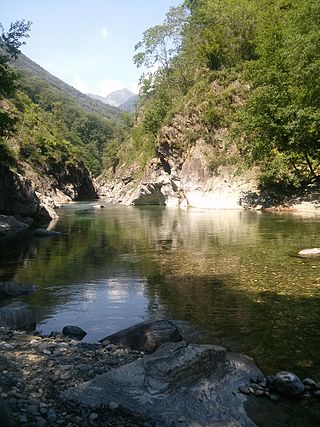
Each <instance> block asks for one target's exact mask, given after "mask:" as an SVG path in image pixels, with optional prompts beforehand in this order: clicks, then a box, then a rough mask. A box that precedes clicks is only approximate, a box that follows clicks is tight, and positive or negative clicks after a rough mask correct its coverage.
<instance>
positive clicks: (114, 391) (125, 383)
mask: <svg viewBox="0 0 320 427" xmlns="http://www.w3.org/2000/svg"><path fill="white" fill-rule="evenodd" d="M260 375H262V374H261V372H260V370H259V369H258V368H257V367H256V365H255V364H254V362H253V361H252V359H250V358H248V357H246V356H243V355H240V354H233V353H227V352H226V350H225V348H224V347H220V346H214V345H197V344H186V343H185V342H183V341H182V342H178V343H166V344H163V345H161V346H160V347H159V348H158V349H157V350H156V351H155V352H154V353H153V354H152V355H148V356H145V357H143V358H141V359H138V360H136V361H134V362H132V363H129V364H127V365H124V366H121V367H119V368H116V369H113V370H111V371H110V372H107V373H105V374H102V375H99V376H97V377H95V378H94V379H93V380H91V381H88V382H86V383H83V384H81V385H80V386H77V387H73V388H70V389H68V390H66V391H65V392H64V393H63V394H62V398H63V399H67V400H75V401H78V402H80V403H82V404H85V405H88V406H90V407H92V408H99V407H100V406H101V405H106V406H108V405H110V403H111V402H114V403H116V404H117V405H119V408H122V409H125V410H126V411H129V412H132V413H136V414H139V415H142V416H144V417H151V418H152V420H153V422H155V423H156V425H159V426H178V425H179V426H181V425H183V426H221V427H222V426H233V427H237V426H239V427H240V426H241V427H247V426H248V427H250V426H254V425H255V424H254V422H253V421H252V420H251V419H250V418H249V417H248V415H247V414H246V411H245V409H244V403H245V402H246V400H247V396H245V395H244V394H242V393H239V392H238V388H239V387H240V386H241V385H243V384H246V383H250V378H256V377H257V376H260Z"/></svg>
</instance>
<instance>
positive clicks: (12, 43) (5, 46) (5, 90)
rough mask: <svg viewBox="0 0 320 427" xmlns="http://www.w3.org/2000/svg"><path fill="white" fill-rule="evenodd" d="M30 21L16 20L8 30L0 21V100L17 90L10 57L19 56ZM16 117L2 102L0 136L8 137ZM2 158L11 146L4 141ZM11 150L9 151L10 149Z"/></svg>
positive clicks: (0, 106) (12, 94)
mask: <svg viewBox="0 0 320 427" xmlns="http://www.w3.org/2000/svg"><path fill="white" fill-rule="evenodd" d="M30 27H31V22H30V21H27V22H26V21H25V20H21V21H15V22H13V23H11V25H10V28H9V30H8V31H7V32H5V31H4V28H3V25H2V24H1V23H0V30H1V35H0V49H1V50H0V100H1V101H3V99H4V98H6V97H12V96H14V94H15V90H16V80H17V78H18V76H17V75H16V73H15V72H14V71H13V70H12V69H11V67H10V66H9V60H10V57H17V55H18V53H19V48H20V46H21V45H23V44H25V42H24V41H21V39H22V38H26V37H29V34H28V32H29V31H30ZM15 123H16V118H15V117H14V116H13V115H12V114H11V113H10V112H9V111H7V110H5V109H4V108H3V102H1V104H0V138H3V137H5V136H6V137H7V136H8V135H10V133H11V132H12V131H13V130H14V126H15ZM0 142H1V144H2V145H1V147H2V148H1V154H2V156H1V159H2V158H3V159H4V160H6V159H7V157H8V156H7V154H8V153H9V151H10V150H9V148H7V149H5V148H4V142H3V141H1V140H0ZM8 150H9V151H8Z"/></svg>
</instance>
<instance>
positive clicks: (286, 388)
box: [239, 371, 320, 401]
mask: <svg viewBox="0 0 320 427" xmlns="http://www.w3.org/2000/svg"><path fill="white" fill-rule="evenodd" d="M239 391H240V392H241V393H243V394H246V395H250V394H252V395H254V396H257V397H261V396H265V397H268V398H270V399H271V400H274V401H277V400H279V399H280V396H286V397H299V398H304V399H310V398H317V399H320V381H319V382H316V381H315V380H313V379H312V378H305V379H304V380H302V381H301V380H300V378H299V377H298V376H297V375H295V374H293V373H292V372H287V371H280V372H278V373H277V374H276V375H269V376H267V377H266V378H264V377H262V378H258V380H251V381H250V384H246V385H241V386H240V387H239Z"/></svg>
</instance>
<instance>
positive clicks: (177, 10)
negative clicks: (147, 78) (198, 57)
mask: <svg viewBox="0 0 320 427" xmlns="http://www.w3.org/2000/svg"><path fill="white" fill-rule="evenodd" d="M187 17H188V11H187V9H186V7H185V6H184V5H181V6H178V7H172V8H170V10H169V12H167V14H166V18H165V20H164V22H163V24H160V25H156V26H154V27H152V28H149V29H147V30H146V31H145V32H144V33H143V38H142V41H140V42H139V43H137V44H136V46H135V50H136V51H139V50H141V49H142V50H141V51H140V52H138V53H136V54H135V55H134V57H133V60H134V63H135V64H136V65H137V67H141V66H144V67H146V68H147V69H148V70H150V71H151V73H152V71H153V70H154V68H157V67H158V66H160V67H162V68H163V69H164V70H165V72H166V73H168V72H169V68H170V64H171V61H172V59H173V57H174V56H175V55H176V54H177V53H178V51H179V49H180V44H181V34H182V30H183V27H184V24H185V23H186V22H187Z"/></svg>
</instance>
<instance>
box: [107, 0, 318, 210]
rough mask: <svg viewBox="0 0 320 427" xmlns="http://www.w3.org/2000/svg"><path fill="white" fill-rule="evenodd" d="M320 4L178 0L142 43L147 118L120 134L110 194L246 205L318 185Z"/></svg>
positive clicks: (117, 198)
mask: <svg viewBox="0 0 320 427" xmlns="http://www.w3.org/2000/svg"><path fill="white" fill-rule="evenodd" d="M319 11H320V2H319V1H316V2H313V1H311V0H307V1H302V0H293V1H290V2H286V1H283V0H276V1H275V2H272V3H270V2H267V1H263V2H261V1H256V0H254V1H249V0H240V1H239V0H231V1H230V0H223V1H221V2H215V1H213V0H196V1H186V2H184V4H183V5H182V6H179V7H176V8H172V9H170V10H169V12H168V13H167V15H166V18H165V21H164V22H163V23H162V24H159V25H158V26H156V27H153V28H150V29H147V30H146V31H145V32H144V34H143V38H142V40H141V42H140V43H138V45H137V46H136V49H137V52H136V55H135V57H134V60H135V62H136V64H137V66H138V67H142V68H143V70H144V76H145V78H144V84H143V86H142V88H141V90H140V99H139V106H140V107H139V111H138V115H137V120H136V122H135V124H134V126H133V127H132V128H131V129H127V130H126V131H125V132H124V135H122V136H121V137H119V138H118V142H117V144H118V145H116V142H114V145H116V147H117V148H114V150H113V151H112V152H110V155H111V156H112V155H113V156H114V161H113V164H116V165H117V167H116V168H114V167H113V168H112V169H108V170H106V171H105V172H104V174H103V175H102V176H101V178H100V183H101V185H102V188H101V190H100V194H101V195H102V196H103V197H106V198H107V200H111V201H113V202H122V203H126V204H165V205H178V206H197V207H207V208H208V207H211V208H240V207H250V206H251V207H252V206H254V207H257V206H258V207H261V206H262V207H268V206H272V205H274V204H279V203H283V202H285V200H286V198H288V197H291V196H294V195H301V194H306V193H307V192H310V191H311V192H312V191H316V190H317V188H318V187H319V179H320V168H319V166H320V132H319V129H320V114H319V100H320V81H319V78H318V77H317V76H319V75H320V66H319V64H320V57H319V56H320V54H319V52H320V50H319V49H318V48H316V46H318V45H319V43H318V41H319V39H320V38H319V37H320V30H319V28H320V21H319V16H320V13H319ZM302 46H303V48H302ZM154 69H156V70H157V71H154ZM109 164H112V162H109Z"/></svg>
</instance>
